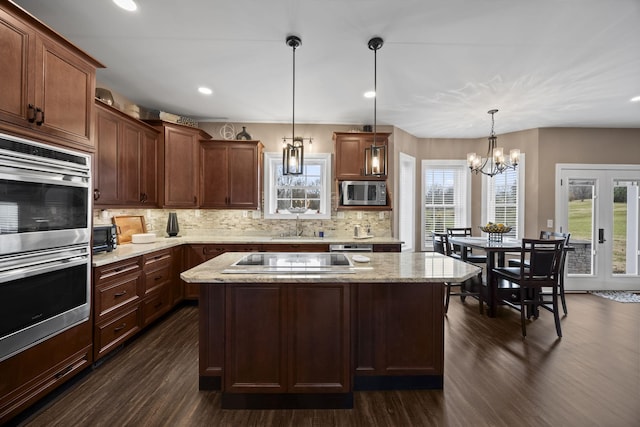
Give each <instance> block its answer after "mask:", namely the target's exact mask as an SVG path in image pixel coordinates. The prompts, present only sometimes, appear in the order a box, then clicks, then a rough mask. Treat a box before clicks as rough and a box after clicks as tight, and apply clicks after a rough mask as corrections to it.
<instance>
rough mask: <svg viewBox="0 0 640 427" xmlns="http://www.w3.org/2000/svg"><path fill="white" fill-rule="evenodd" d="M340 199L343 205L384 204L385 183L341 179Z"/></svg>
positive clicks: (385, 196)
mask: <svg viewBox="0 0 640 427" xmlns="http://www.w3.org/2000/svg"><path fill="white" fill-rule="evenodd" d="M340 193H341V194H340V200H341V203H342V205H345V206H385V205H386V204H387V183H386V182H384V181H342V185H341V186H340Z"/></svg>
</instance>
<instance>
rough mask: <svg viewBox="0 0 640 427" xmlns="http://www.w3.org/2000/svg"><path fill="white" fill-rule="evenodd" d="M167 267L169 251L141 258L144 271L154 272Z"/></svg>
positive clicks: (169, 256)
mask: <svg viewBox="0 0 640 427" xmlns="http://www.w3.org/2000/svg"><path fill="white" fill-rule="evenodd" d="M167 265H171V250H170V249H167V250H164V251H158V252H153V253H150V254H146V255H143V256H142V266H143V268H144V271H150V270H152V269H153V270H155V269H158V268H161V267H164V266H167Z"/></svg>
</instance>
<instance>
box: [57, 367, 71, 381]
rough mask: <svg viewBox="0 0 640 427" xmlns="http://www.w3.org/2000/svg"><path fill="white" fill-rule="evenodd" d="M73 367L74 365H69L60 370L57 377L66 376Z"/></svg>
mask: <svg viewBox="0 0 640 427" xmlns="http://www.w3.org/2000/svg"><path fill="white" fill-rule="evenodd" d="M72 369H73V365H69V366H67V367H66V368H64V369H63V370H62V371H60V372H58V373H57V374H55V378H56V379H59V378H62V377H64V376H65V375H67V374H68V373H69V372H71V370H72Z"/></svg>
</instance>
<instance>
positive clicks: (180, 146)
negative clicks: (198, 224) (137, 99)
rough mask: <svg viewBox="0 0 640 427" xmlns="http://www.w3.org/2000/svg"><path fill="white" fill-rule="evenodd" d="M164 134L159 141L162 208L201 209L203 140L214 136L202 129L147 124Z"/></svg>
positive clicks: (160, 123) (153, 121)
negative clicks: (201, 143)
mask: <svg viewBox="0 0 640 427" xmlns="http://www.w3.org/2000/svg"><path fill="white" fill-rule="evenodd" d="M146 122H147V123H149V124H150V125H152V126H153V127H154V128H155V129H157V130H159V131H160V135H159V141H158V176H159V177H164V179H160V180H158V195H159V205H160V206H161V207H165V208H197V207H198V206H199V201H198V193H199V174H198V171H199V167H198V166H199V157H200V145H199V143H200V140H201V139H211V135H209V134H208V133H206V132H205V131H203V130H200V129H198V128H193V127H190V126H185V125H180V124H176V123H170V122H164V121H162V120H147V121H146Z"/></svg>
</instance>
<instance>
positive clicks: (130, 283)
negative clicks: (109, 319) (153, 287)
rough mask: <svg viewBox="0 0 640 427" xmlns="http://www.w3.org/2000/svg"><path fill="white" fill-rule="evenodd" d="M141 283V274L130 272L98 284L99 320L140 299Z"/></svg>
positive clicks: (97, 305)
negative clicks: (139, 289)
mask: <svg viewBox="0 0 640 427" xmlns="http://www.w3.org/2000/svg"><path fill="white" fill-rule="evenodd" d="M139 285H140V275H139V274H130V275H127V276H124V277H122V278H120V277H118V280H114V281H109V282H107V283H105V284H100V285H99V286H97V287H96V292H95V299H96V301H95V307H96V318H97V321H101V320H103V318H104V317H105V316H108V315H109V314H111V313H114V312H115V310H117V309H119V308H121V307H124V306H125V305H127V304H129V303H132V302H134V301H138V300H139V299H140V296H139V295H138V288H139Z"/></svg>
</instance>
